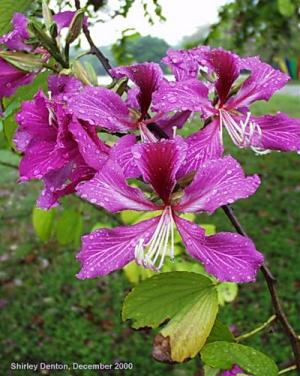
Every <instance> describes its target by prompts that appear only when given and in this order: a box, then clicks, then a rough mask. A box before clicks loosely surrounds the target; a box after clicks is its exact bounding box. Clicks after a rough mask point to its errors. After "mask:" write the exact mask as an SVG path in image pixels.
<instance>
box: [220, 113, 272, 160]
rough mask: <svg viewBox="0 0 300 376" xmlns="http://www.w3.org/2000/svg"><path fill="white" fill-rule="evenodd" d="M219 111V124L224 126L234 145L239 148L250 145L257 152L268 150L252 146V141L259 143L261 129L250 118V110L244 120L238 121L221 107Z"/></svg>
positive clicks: (261, 152) (262, 152)
mask: <svg viewBox="0 0 300 376" xmlns="http://www.w3.org/2000/svg"><path fill="white" fill-rule="evenodd" d="M219 113H220V122H221V125H224V126H225V128H226V129H227V131H228V133H229V135H230V137H231V138H232V141H233V142H234V143H235V145H237V146H239V147H241V148H244V147H250V148H251V149H252V150H254V151H255V152H256V153H258V154H265V153H266V152H269V151H268V150H265V149H263V148H260V147H259V146H253V144H254V143H255V144H256V145H259V144H260V143H261V139H262V130H261V128H260V126H259V125H258V124H257V123H256V122H255V121H252V120H251V112H248V113H247V116H246V119H245V120H244V121H243V120H240V121H239V122H238V121H236V120H235V119H234V118H233V117H232V116H231V115H230V113H229V112H227V111H225V110H223V109H220V110H219Z"/></svg>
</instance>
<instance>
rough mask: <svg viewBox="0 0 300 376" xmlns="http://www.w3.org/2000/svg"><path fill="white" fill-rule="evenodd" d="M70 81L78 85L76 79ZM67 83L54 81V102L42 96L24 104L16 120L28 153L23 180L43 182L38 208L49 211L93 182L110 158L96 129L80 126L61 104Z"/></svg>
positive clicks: (20, 141) (23, 163) (22, 169)
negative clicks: (80, 186) (80, 185)
mask: <svg viewBox="0 0 300 376" xmlns="http://www.w3.org/2000/svg"><path fill="white" fill-rule="evenodd" d="M69 79H70V82H73V84H74V78H69ZM67 80H68V78H66V77H64V78H62V77H58V76H55V77H51V78H50V79H49V86H50V87H51V88H52V89H54V88H55V90H56V91H55V92H56V93H57V95H56V96H54V97H53V99H51V100H50V99H48V98H46V97H45V95H44V94H43V93H42V92H38V94H37V95H36V96H35V98H34V100H33V101H27V102H24V103H23V104H22V108H21V111H20V112H19V113H18V115H17V117H16V120H17V122H18V124H19V128H18V130H17V132H16V134H15V143H16V146H17V148H18V149H19V150H20V151H22V152H24V157H23V158H22V160H21V163H20V167H19V169H20V180H21V181H27V180H29V179H43V181H44V185H45V188H44V190H43V191H42V194H41V196H40V198H39V200H38V205H39V206H40V207H42V208H46V209H48V208H50V207H51V206H53V205H56V204H57V201H58V199H59V198H60V197H61V196H64V195H66V194H69V193H72V192H74V189H75V187H76V185H77V184H78V183H79V182H81V181H82V180H86V179H90V178H92V177H93V176H94V174H95V172H96V171H98V170H99V169H100V168H102V165H103V163H104V161H105V160H106V158H107V156H108V154H109V148H108V147H107V146H106V145H105V144H104V143H103V142H102V141H101V140H100V139H99V138H98V136H97V134H96V129H95V128H94V127H91V126H88V125H87V124H85V123H83V122H79V121H78V120H77V119H76V118H75V117H73V116H72V115H70V114H69V113H68V112H67V111H66V109H65V108H64V105H63V102H61V101H60V98H61V96H63V94H64V92H63V91H59V90H58V88H61V86H60V83H61V81H63V82H64V84H66V81H67ZM55 81H56V84H55ZM75 86H76V85H74V87H75ZM78 86H79V84H78ZM64 87H65V88H68V87H70V85H67V84H66V85H65V86H64ZM74 87H73V88H74Z"/></svg>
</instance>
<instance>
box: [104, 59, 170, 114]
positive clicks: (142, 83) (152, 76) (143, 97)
mask: <svg viewBox="0 0 300 376" xmlns="http://www.w3.org/2000/svg"><path fill="white" fill-rule="evenodd" d="M111 73H112V75H113V76H114V77H116V78H120V77H124V76H126V77H128V78H129V79H130V80H131V81H133V82H134V83H135V84H136V85H137V87H138V88H139V92H138V94H137V97H136V98H137V101H138V103H139V105H140V110H141V114H142V117H144V116H145V115H146V114H147V111H148V109H149V107H150V104H151V99H152V94H153V93H154V91H156V90H157V89H158V87H159V84H160V81H161V80H162V78H163V72H162V70H161V69H160V66H159V65H158V64H155V63H141V64H134V65H131V66H128V67H118V68H114V69H111Z"/></svg>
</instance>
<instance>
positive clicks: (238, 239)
mask: <svg viewBox="0 0 300 376" xmlns="http://www.w3.org/2000/svg"><path fill="white" fill-rule="evenodd" d="M175 221H176V225H177V228H178V231H179V233H180V235H181V237H182V240H183V242H184V244H185V246H186V249H187V252H188V253H189V254H190V255H191V256H192V257H193V258H195V259H196V260H200V261H201V263H202V264H203V265H204V267H205V270H206V271H207V272H208V273H210V274H212V275H214V276H215V277H217V278H218V279H219V280H220V281H227V282H238V283H244V282H251V281H254V280H255V276H256V272H257V270H258V269H259V267H260V266H261V265H262V264H263V261H264V258H263V256H262V254H261V253H259V252H257V250H256V249H255V245H254V244H253V242H252V240H251V239H249V238H247V237H244V236H241V235H238V234H232V233H229V232H220V233H218V234H216V235H213V236H207V237H205V236H204V230H203V229H202V228H200V227H199V226H197V225H196V224H194V223H193V222H190V221H187V220H185V219H183V218H180V217H177V216H176V217H175Z"/></svg>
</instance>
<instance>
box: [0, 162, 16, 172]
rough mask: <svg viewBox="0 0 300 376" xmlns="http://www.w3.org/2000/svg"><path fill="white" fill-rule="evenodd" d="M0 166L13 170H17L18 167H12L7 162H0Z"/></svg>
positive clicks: (12, 165)
mask: <svg viewBox="0 0 300 376" xmlns="http://www.w3.org/2000/svg"><path fill="white" fill-rule="evenodd" d="M0 165H2V166H5V167H10V168H14V169H15V170H17V169H18V166H16V165H14V164H12V163H9V162H3V161H0Z"/></svg>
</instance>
